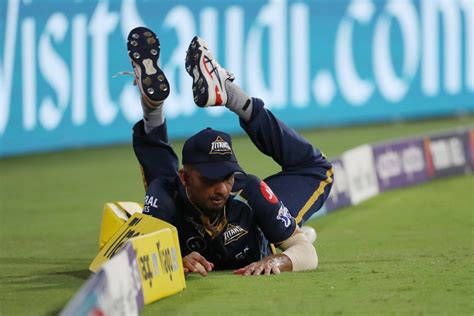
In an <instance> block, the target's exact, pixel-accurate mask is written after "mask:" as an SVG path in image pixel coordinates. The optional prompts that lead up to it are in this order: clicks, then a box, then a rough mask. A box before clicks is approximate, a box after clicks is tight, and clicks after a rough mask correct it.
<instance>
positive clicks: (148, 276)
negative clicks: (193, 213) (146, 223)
mask: <svg viewBox="0 0 474 316" xmlns="http://www.w3.org/2000/svg"><path fill="white" fill-rule="evenodd" d="M130 242H131V244H132V245H133V248H134V250H135V251H136V261H137V266H138V270H139V271H140V275H141V281H142V289H143V297H144V301H145V304H149V303H152V302H154V301H156V300H158V299H161V298H163V297H166V296H170V295H173V294H175V293H178V292H180V291H182V290H184V289H185V288H186V281H185V278H184V271H183V263H182V258H181V250H180V248H179V241H178V234H177V231H176V228H174V227H171V228H162V229H160V230H158V231H156V232H153V233H150V234H146V235H143V236H138V237H134V238H131V239H130Z"/></svg>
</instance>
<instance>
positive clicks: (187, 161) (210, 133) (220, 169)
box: [183, 127, 244, 180]
mask: <svg viewBox="0 0 474 316" xmlns="http://www.w3.org/2000/svg"><path fill="white" fill-rule="evenodd" d="M183 165H189V166H192V167H193V168H195V169H196V170H197V171H199V173H201V175H203V176H204V177H206V178H208V179H212V180H215V179H219V178H222V177H226V176H228V175H230V174H231V173H234V172H244V171H243V170H242V168H240V166H239V164H238V162H237V158H236V157H235V155H234V151H233V150H232V140H231V138H230V135H229V134H226V133H224V132H220V131H216V130H213V129H212V128H210V127H208V128H206V129H203V130H202V131H200V132H199V133H197V134H195V135H193V136H191V137H190V138H188V140H186V142H185V143H184V146H183Z"/></svg>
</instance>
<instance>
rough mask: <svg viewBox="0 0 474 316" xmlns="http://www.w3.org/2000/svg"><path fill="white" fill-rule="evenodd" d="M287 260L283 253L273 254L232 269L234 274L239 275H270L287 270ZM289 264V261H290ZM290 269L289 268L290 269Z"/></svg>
mask: <svg viewBox="0 0 474 316" xmlns="http://www.w3.org/2000/svg"><path fill="white" fill-rule="evenodd" d="M288 260H290V259H289V258H288V257H287V256H284V255H273V256H268V257H265V258H263V259H262V260H260V261H257V262H253V263H251V264H249V265H247V266H245V267H243V268H240V269H237V270H234V274H240V275H261V274H264V275H270V274H280V272H281V271H287V270H288V269H287V266H288V262H287V261H288ZM290 264H291V261H290ZM290 271H291V270H290Z"/></svg>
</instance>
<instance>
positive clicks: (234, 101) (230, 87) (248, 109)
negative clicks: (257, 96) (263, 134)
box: [225, 80, 252, 122]
mask: <svg viewBox="0 0 474 316" xmlns="http://www.w3.org/2000/svg"><path fill="white" fill-rule="evenodd" d="M225 89H226V91H227V103H226V104H225V106H226V107H227V108H228V109H229V110H231V111H232V112H234V113H236V114H237V115H238V116H239V117H240V118H241V119H242V120H244V122H248V121H249V120H250V117H251V116H252V98H251V97H249V96H248V95H247V94H246V93H245V92H244V91H243V90H242V89H241V88H240V87H239V86H238V85H236V84H235V83H233V82H232V81H230V80H226V82H225Z"/></svg>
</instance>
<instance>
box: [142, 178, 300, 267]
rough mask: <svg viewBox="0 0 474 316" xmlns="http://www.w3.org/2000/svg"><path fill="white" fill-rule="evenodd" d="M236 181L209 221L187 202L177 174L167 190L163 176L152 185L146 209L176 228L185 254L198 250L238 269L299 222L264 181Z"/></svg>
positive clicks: (265, 251)
mask: <svg viewBox="0 0 474 316" xmlns="http://www.w3.org/2000/svg"><path fill="white" fill-rule="evenodd" d="M235 180H236V181H235V183H234V187H233V193H232V194H231V195H230V197H229V199H228V201H227V203H226V205H225V208H224V210H223V211H222V213H221V214H220V216H219V217H218V218H216V220H215V222H214V223H212V224H211V223H209V219H207V218H205V217H203V216H202V214H201V213H200V211H199V210H197V209H196V208H195V206H194V205H193V204H192V203H190V201H189V200H188V198H187V196H186V192H185V190H184V187H183V186H182V185H181V183H180V182H179V179H178V178H175V179H174V180H171V179H170V182H169V183H168V189H169V190H170V191H168V192H163V187H164V186H163V181H154V182H152V183H151V184H150V186H149V188H148V190H147V195H146V197H145V208H144V213H145V214H151V215H153V216H155V217H157V218H160V219H163V220H165V221H168V222H169V223H171V224H173V225H175V226H176V227H177V229H178V235H179V240H180V247H181V252H182V255H183V256H185V255H187V254H189V253H191V252H192V251H197V252H199V253H200V254H201V255H203V256H204V257H205V258H206V259H207V260H208V261H210V262H212V263H213V264H214V265H215V266H214V268H215V269H237V268H241V267H243V266H245V265H247V264H250V263H252V262H255V261H259V260H260V259H262V258H263V257H265V256H267V255H270V254H272V250H271V246H270V243H272V244H278V243H280V242H282V241H284V240H286V239H287V238H288V237H290V236H291V235H292V234H293V232H294V230H295V228H296V225H297V224H296V221H295V219H294V218H293V216H291V214H290V213H289V211H288V209H287V208H286V207H285V205H284V204H283V203H282V202H281V201H280V200H279V199H278V198H277V197H276V196H275V194H274V193H273V192H272V191H271V189H270V188H269V187H268V185H267V184H266V183H265V182H263V181H262V180H260V179H258V178H257V177H255V176H252V175H244V174H238V175H236V177H235ZM165 187H166V186H165ZM171 191H174V192H171ZM169 193H172V194H169ZM163 196H167V197H168V199H167V200H163V199H162V197H163ZM157 201H159V202H157Z"/></svg>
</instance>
